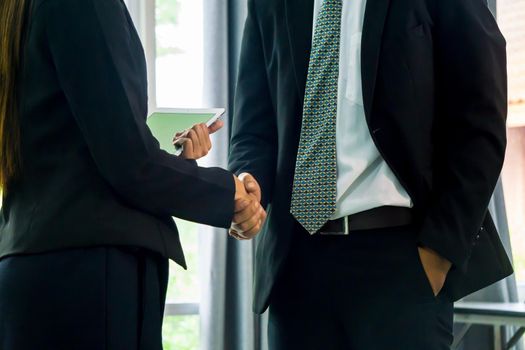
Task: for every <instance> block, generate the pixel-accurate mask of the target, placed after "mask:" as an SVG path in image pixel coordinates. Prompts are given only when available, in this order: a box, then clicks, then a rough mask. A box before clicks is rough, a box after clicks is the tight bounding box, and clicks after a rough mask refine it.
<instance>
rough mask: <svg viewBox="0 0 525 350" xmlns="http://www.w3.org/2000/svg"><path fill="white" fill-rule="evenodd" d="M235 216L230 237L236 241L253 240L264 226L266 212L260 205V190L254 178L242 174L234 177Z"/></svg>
mask: <svg viewBox="0 0 525 350" xmlns="http://www.w3.org/2000/svg"><path fill="white" fill-rule="evenodd" d="M234 179H235V214H234V216H233V221H232V226H231V227H230V236H232V237H233V238H235V239H237V240H240V241H242V240H248V239H252V238H254V237H255V236H256V235H257V234H258V233H259V232H260V231H261V228H262V226H263V225H264V221H265V220H266V211H265V210H264V208H263V207H262V205H261V196H262V194H261V188H260V186H259V184H258V182H257V181H256V180H255V178H254V177H253V176H252V175H250V174H248V173H243V174H241V175H239V177H238V178H237V177H235V176H234Z"/></svg>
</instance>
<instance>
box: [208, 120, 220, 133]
mask: <svg viewBox="0 0 525 350" xmlns="http://www.w3.org/2000/svg"><path fill="white" fill-rule="evenodd" d="M223 126H224V122H223V121H222V120H217V121H216V122H215V123H213V124H212V125H210V126H209V127H208V132H209V133H210V134H214V133H216V132H217V131H219V130H220V129H222V127H223Z"/></svg>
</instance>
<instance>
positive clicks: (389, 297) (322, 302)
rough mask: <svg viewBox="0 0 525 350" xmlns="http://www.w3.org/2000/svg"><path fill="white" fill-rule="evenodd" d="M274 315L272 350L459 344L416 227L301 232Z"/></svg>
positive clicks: (436, 348) (388, 349) (432, 348)
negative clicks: (420, 251)
mask: <svg viewBox="0 0 525 350" xmlns="http://www.w3.org/2000/svg"><path fill="white" fill-rule="evenodd" d="M269 317H270V321H269V344H270V350H295V349H297V350H299V349H300V350H326V349H330V350H339V349H341V350H342V349H344V350H447V349H450V345H451V344H452V341H453V334H452V326H453V320H452V318H453V304H452V303H451V302H449V301H447V300H445V298H444V297H441V296H438V297H434V293H433V292H432V288H431V286H430V284H429V282H428V279H427V277H426V275H425V272H424V270H423V266H422V265H421V262H420V259H419V255H418V250H417V242H416V235H415V230H414V229H413V228H411V227H400V228H392V229H381V230H369V231H362V232H354V233H351V234H350V235H349V236H319V235H314V236H309V235H308V233H306V232H305V231H304V230H302V229H300V228H297V232H296V234H295V239H294V242H293V246H292V252H291V255H290V257H289V259H288V262H287V265H286V268H285V271H284V274H283V275H282V276H281V279H280V281H279V283H278V285H277V286H276V289H275V292H274V294H273V295H272V299H271V304H270V316H269Z"/></svg>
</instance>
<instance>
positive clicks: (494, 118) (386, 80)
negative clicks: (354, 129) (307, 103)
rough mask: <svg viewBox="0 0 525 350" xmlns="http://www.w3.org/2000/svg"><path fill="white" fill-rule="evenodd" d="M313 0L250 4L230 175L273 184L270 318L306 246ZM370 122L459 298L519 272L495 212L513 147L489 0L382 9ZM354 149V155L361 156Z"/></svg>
mask: <svg viewBox="0 0 525 350" xmlns="http://www.w3.org/2000/svg"><path fill="white" fill-rule="evenodd" d="M312 17H313V0H249V10H248V19H247V21H246V27H245V33H244V41H243V44H242V54H241V61H240V71H239V77H238V86H237V96H236V100H235V116H234V123H233V135H232V141H231V159H230V168H231V169H232V170H234V171H235V172H250V173H252V174H253V175H254V176H255V177H256V178H257V180H258V181H259V183H260V185H261V187H262V191H263V201H264V204H265V205H268V212H269V216H268V220H267V223H266V226H265V230H264V233H263V234H262V235H261V237H260V241H259V244H258V249H257V258H256V261H257V267H256V277H255V302H254V310H255V311H256V312H262V311H263V310H265V309H266V307H267V306H268V304H269V298H270V294H271V292H272V288H273V286H274V283H275V281H276V279H277V278H278V276H279V274H280V272H281V268H282V266H283V262H284V261H285V259H286V257H287V254H288V251H289V247H290V245H291V244H292V242H291V237H292V230H293V227H294V219H293V217H292V216H291V214H290V213H289V211H290V199H291V193H292V183H293V177H294V169H295V160H296V154H297V147H298V143H299V135H300V130H301V118H302V101H303V99H304V91H305V84H306V77H307V69H308V61H309V53H310V49H311V41H312V20H313V19H312ZM362 35H363V36H362V80H363V100H364V108H365V112H366V119H367V122H368V126H369V130H370V133H371V135H372V136H373V139H374V142H375V144H376V146H377V148H378V149H379V151H380V153H381V154H382V156H383V158H384V159H385V161H386V162H387V163H388V164H389V166H390V167H391V168H392V170H393V171H394V173H395V174H396V175H397V177H398V179H399V181H400V182H401V183H402V185H403V186H404V187H405V188H406V190H407V191H408V193H409V194H410V196H411V198H412V199H413V202H414V212H415V213H416V216H417V225H418V232H419V240H420V242H421V244H424V245H425V246H428V247H430V248H432V249H434V250H435V251H437V252H438V253H440V254H441V255H442V256H444V257H445V258H447V259H449V260H450V261H451V262H452V263H453V268H452V271H451V272H450V274H449V276H448V279H447V282H446V285H445V288H444V290H443V293H444V294H447V295H448V296H449V297H450V299H452V300H457V299H458V298H461V297H463V296H464V295H466V294H468V293H471V292H474V291H476V290H478V289H480V288H482V287H485V286H487V285H489V284H491V283H493V282H495V281H497V280H500V279H502V278H503V277H505V276H508V275H509V274H511V273H512V267H511V264H510V262H509V260H508V258H507V255H506V253H505V251H504V249H503V247H502V244H501V242H500V240H499V238H498V233H497V232H496V229H495V227H494V224H493V222H492V220H491V218H490V215H489V214H488V213H487V207H488V203H489V200H490V198H491V195H492V192H493V190H494V187H495V184H496V182H497V180H498V176H499V174H500V170H501V167H502V163H503V159H504V153H505V146H506V136H505V134H506V130H505V118H506V108H507V107H506V106H507V91H506V57H505V56H506V55H505V40H504V38H503V36H502V35H501V33H500V31H499V29H498V27H497V25H496V23H495V20H494V18H493V17H492V15H491V14H490V12H489V10H488V9H487V7H486V5H485V4H484V2H483V1H482V0H368V2H367V7H366V14H365V23H364V28H363V34H362ZM349 151H351V150H349Z"/></svg>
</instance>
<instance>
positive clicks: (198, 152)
mask: <svg viewBox="0 0 525 350" xmlns="http://www.w3.org/2000/svg"><path fill="white" fill-rule="evenodd" d="M223 126H224V122H223V121H221V120H218V121H216V122H215V123H213V124H212V125H211V126H210V127H207V126H206V124H197V125H194V126H193V127H192V128H191V129H188V130H186V131H183V132H180V133H177V134H176V135H175V137H174V138H173V144H174V145H179V146H182V148H183V151H182V154H181V155H180V156H181V157H182V158H184V159H195V160H197V159H200V158H202V157H204V156H206V155H207V154H208V153H209V152H210V150H211V147H212V144H211V139H210V135H211V134H213V133H215V132H217V131H219V130H220V129H221V128H222V127H223Z"/></svg>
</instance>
